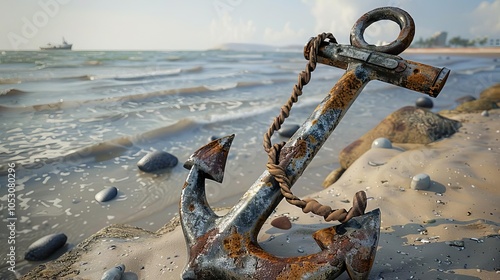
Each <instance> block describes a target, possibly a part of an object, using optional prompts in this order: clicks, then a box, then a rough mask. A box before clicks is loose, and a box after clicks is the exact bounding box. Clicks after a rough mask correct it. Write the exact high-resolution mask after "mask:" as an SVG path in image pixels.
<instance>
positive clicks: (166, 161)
mask: <svg viewBox="0 0 500 280" xmlns="http://www.w3.org/2000/svg"><path fill="white" fill-rule="evenodd" d="M178 162H179V160H178V159H177V158H176V157H175V156H174V155H172V154H169V153H167V152H163V151H155V152H151V153H148V154H147V155H145V156H144V157H143V158H141V160H139V162H137V167H139V169H140V170H141V171H144V172H155V171H158V170H162V169H165V168H171V167H174V166H176V165H177V163H178Z"/></svg>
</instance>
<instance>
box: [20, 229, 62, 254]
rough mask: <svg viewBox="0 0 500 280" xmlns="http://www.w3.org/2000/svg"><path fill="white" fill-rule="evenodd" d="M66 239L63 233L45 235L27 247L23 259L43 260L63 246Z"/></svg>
mask: <svg viewBox="0 0 500 280" xmlns="http://www.w3.org/2000/svg"><path fill="white" fill-rule="evenodd" d="M67 240H68V237H67V236H66V234H64V233H54V234H50V235H46V236H44V237H42V238H40V239H38V240H37V241H35V242H33V244H31V245H30V246H29V247H28V250H27V251H26V253H25V255H24V259H25V260H28V261H43V260H45V259H47V258H48V257H50V255H52V254H53V253H54V252H55V251H57V250H58V249H59V248H61V247H62V246H64V244H66V241H67Z"/></svg>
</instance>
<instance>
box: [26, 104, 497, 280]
mask: <svg viewBox="0 0 500 280" xmlns="http://www.w3.org/2000/svg"><path fill="white" fill-rule="evenodd" d="M446 116H447V117H449V118H452V119H455V120H460V121H461V122H462V124H463V127H462V128H461V129H460V130H459V132H457V133H455V134H454V135H453V136H451V137H449V138H445V139H442V140H440V141H437V142H433V143H431V144H427V145H423V144H415V145H412V147H411V149H409V147H408V145H401V146H400V145H398V144H397V143H394V146H395V147H401V148H396V149H371V150H369V151H368V152H366V153H365V154H364V155H363V156H361V157H360V158H359V159H358V160H356V162H354V163H353V165H351V166H350V167H349V168H348V169H347V171H346V172H345V173H344V175H342V177H341V178H340V179H339V180H338V181H337V182H335V183H334V184H333V185H331V186H330V187H328V188H326V189H324V190H322V191H319V192H316V193H313V194H310V197H313V198H315V199H318V200H319V201H321V202H322V203H324V204H325V205H331V206H332V207H334V208H339V207H340V208H344V207H349V206H350V203H348V204H347V202H345V201H349V200H350V199H351V198H352V197H353V194H354V193H355V192H357V191H359V190H365V191H366V192H367V195H368V197H369V200H368V208H367V212H368V211H371V210H373V209H375V208H379V209H381V211H382V224H381V235H380V240H379V245H378V250H377V251H378V252H377V256H376V258H375V263H374V265H373V268H372V271H371V273H370V279H379V278H380V277H383V278H385V279H395V277H399V278H400V279H402V278H405V277H406V278H408V277H410V276H413V277H417V278H418V277H425V278H429V277H430V278H443V277H444V278H448V277H451V275H453V277H470V279H477V278H480V279H495V277H497V276H498V273H500V272H498V271H500V268H499V267H498V266H496V263H497V260H498V258H499V257H500V255H499V254H498V252H499V251H500V220H499V218H498V217H499V216H500V209H499V208H498V207H497V199H496V198H498V196H499V192H500V190H498V188H496V181H497V179H498V175H497V174H498V171H499V168H500V162H499V159H500V144H499V142H498V139H499V135H500V110H498V109H497V110H490V115H489V116H488V117H483V116H481V114H480V113H460V114H454V115H446ZM405 148H406V150H405ZM369 162H384V164H383V165H382V166H375V167H374V166H373V165H370V164H369ZM398 168H399V171H398V170H396V169H398ZM403 170H404V172H402V171H403ZM422 172H426V173H429V174H430V176H431V180H432V182H433V183H432V186H431V188H430V189H429V190H425V191H423V190H420V191H416V190H412V189H410V188H409V182H410V181H411V177H409V175H411V174H416V173H422ZM218 213H219V214H223V212H220V211H219V212H218ZM282 215H287V216H289V217H294V218H293V219H292V221H293V222H292V224H293V226H292V228H291V229H290V230H287V231H286V230H279V229H276V228H274V227H272V226H271V225H270V220H272V219H273V218H275V217H278V216H282ZM177 221H178V220H177ZM331 225H332V224H331V223H325V222H324V221H323V219H322V218H321V217H318V216H312V215H309V214H303V213H302V211H301V210H300V209H298V208H296V207H294V206H291V205H289V204H287V203H286V202H282V203H280V204H279V205H278V207H277V209H276V212H275V213H274V214H273V215H271V217H270V218H269V219H268V220H267V221H266V223H265V224H264V226H263V228H262V229H261V231H260V234H259V238H258V240H259V242H260V245H261V247H262V248H263V249H264V250H266V251H268V252H270V253H273V254H275V255H278V256H287V255H303V254H310V253H315V252H318V247H317V245H316V244H315V242H314V241H313V240H312V238H311V234H312V233H313V232H314V231H316V230H318V229H321V228H324V227H327V226H331ZM453 242H461V244H463V246H462V247H457V246H452V245H449V244H454V243H453ZM288 243H289V244H288ZM109 248H113V250H110V249H109ZM297 248H299V249H300V251H298V249H297ZM186 259H187V254H186V247H185V241H184V236H183V233H182V230H181V228H180V227H179V224H178V222H176V219H175V218H174V220H173V221H172V222H170V223H168V224H166V225H165V226H163V227H162V228H161V229H160V230H158V231H157V232H155V233H153V232H150V231H146V230H142V229H140V228H136V227H130V226H124V225H113V226H110V227H107V228H104V229H102V230H100V231H99V232H98V233H96V234H94V235H92V236H91V237H89V238H87V239H86V240H85V241H83V242H82V243H80V244H79V245H77V246H76V249H74V250H73V251H70V252H68V253H66V254H65V255H63V256H62V257H61V258H60V260H59V261H55V262H54V261H53V262H50V263H46V264H44V266H45V270H44V269H43V267H38V268H36V269H34V270H32V271H31V272H30V273H28V274H27V275H25V277H24V278H23V279H34V278H36V275H41V274H42V273H59V274H56V275H58V276H63V277H68V278H70V277H76V278H78V279H96V278H99V277H101V275H102V273H103V272H104V271H105V270H107V269H109V268H111V267H114V266H115V265H117V264H120V263H123V264H125V266H126V270H125V271H126V272H125V274H124V277H123V278H122V279H137V278H139V279H143V278H145V279H159V278H162V277H163V278H165V277H167V278H177V277H179V275H180V273H181V271H182V269H183V267H184V265H185V262H186ZM62 264H63V265H62ZM61 273H62V274H61ZM45 275H46V274H45ZM338 279H348V277H347V275H346V274H345V273H344V274H342V275H341V276H340V277H339V278H338ZM464 279H469V278H464Z"/></svg>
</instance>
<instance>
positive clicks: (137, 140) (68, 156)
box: [0, 118, 200, 176]
mask: <svg viewBox="0 0 500 280" xmlns="http://www.w3.org/2000/svg"><path fill="white" fill-rule="evenodd" d="M199 125H200V124H199V123H197V122H196V121H194V120H193V119H191V118H184V119H181V120H178V121H177V122H175V123H173V124H170V125H167V126H164V127H160V128H156V129H153V130H149V131H146V132H143V133H139V134H135V135H125V136H121V137H117V138H114V139H110V140H105V141H101V142H99V143H95V144H91V145H88V146H85V147H81V148H77V149H73V150H71V151H68V152H66V153H65V154H62V155H54V156H53V157H50V156H49V154H45V155H44V157H38V156H36V155H32V156H31V157H30V158H29V159H26V160H29V162H27V161H22V164H19V166H22V167H23V168H26V169H39V168H42V167H44V166H45V165H47V164H55V163H64V164H65V165H71V164H75V165H78V164H82V163H88V162H102V161H106V160H109V159H113V158H115V157H119V156H122V155H124V154H126V153H128V152H130V153H136V152H137V151H139V150H140V149H141V146H144V147H148V148H149V143H151V142H155V141H164V140H165V139H166V138H168V137H172V136H174V135H179V134H182V133H191V132H190V131H191V130H192V129H193V128H195V127H197V126H199ZM19 162H21V161H19ZM2 167H5V166H0V176H1V174H3V173H4V172H5V170H3V169H4V168H2Z"/></svg>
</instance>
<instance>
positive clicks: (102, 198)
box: [95, 187, 118, 202]
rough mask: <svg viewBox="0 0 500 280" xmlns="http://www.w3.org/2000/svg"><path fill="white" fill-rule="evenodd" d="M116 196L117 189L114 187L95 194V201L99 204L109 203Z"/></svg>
mask: <svg viewBox="0 0 500 280" xmlns="http://www.w3.org/2000/svg"><path fill="white" fill-rule="evenodd" d="M117 194H118V189H117V188H116V187H109V188H105V189H104V190H102V191H100V192H98V193H96V195H95V200H97V201H99V202H106V201H109V200H111V199H113V198H115V196H116V195H117Z"/></svg>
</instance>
